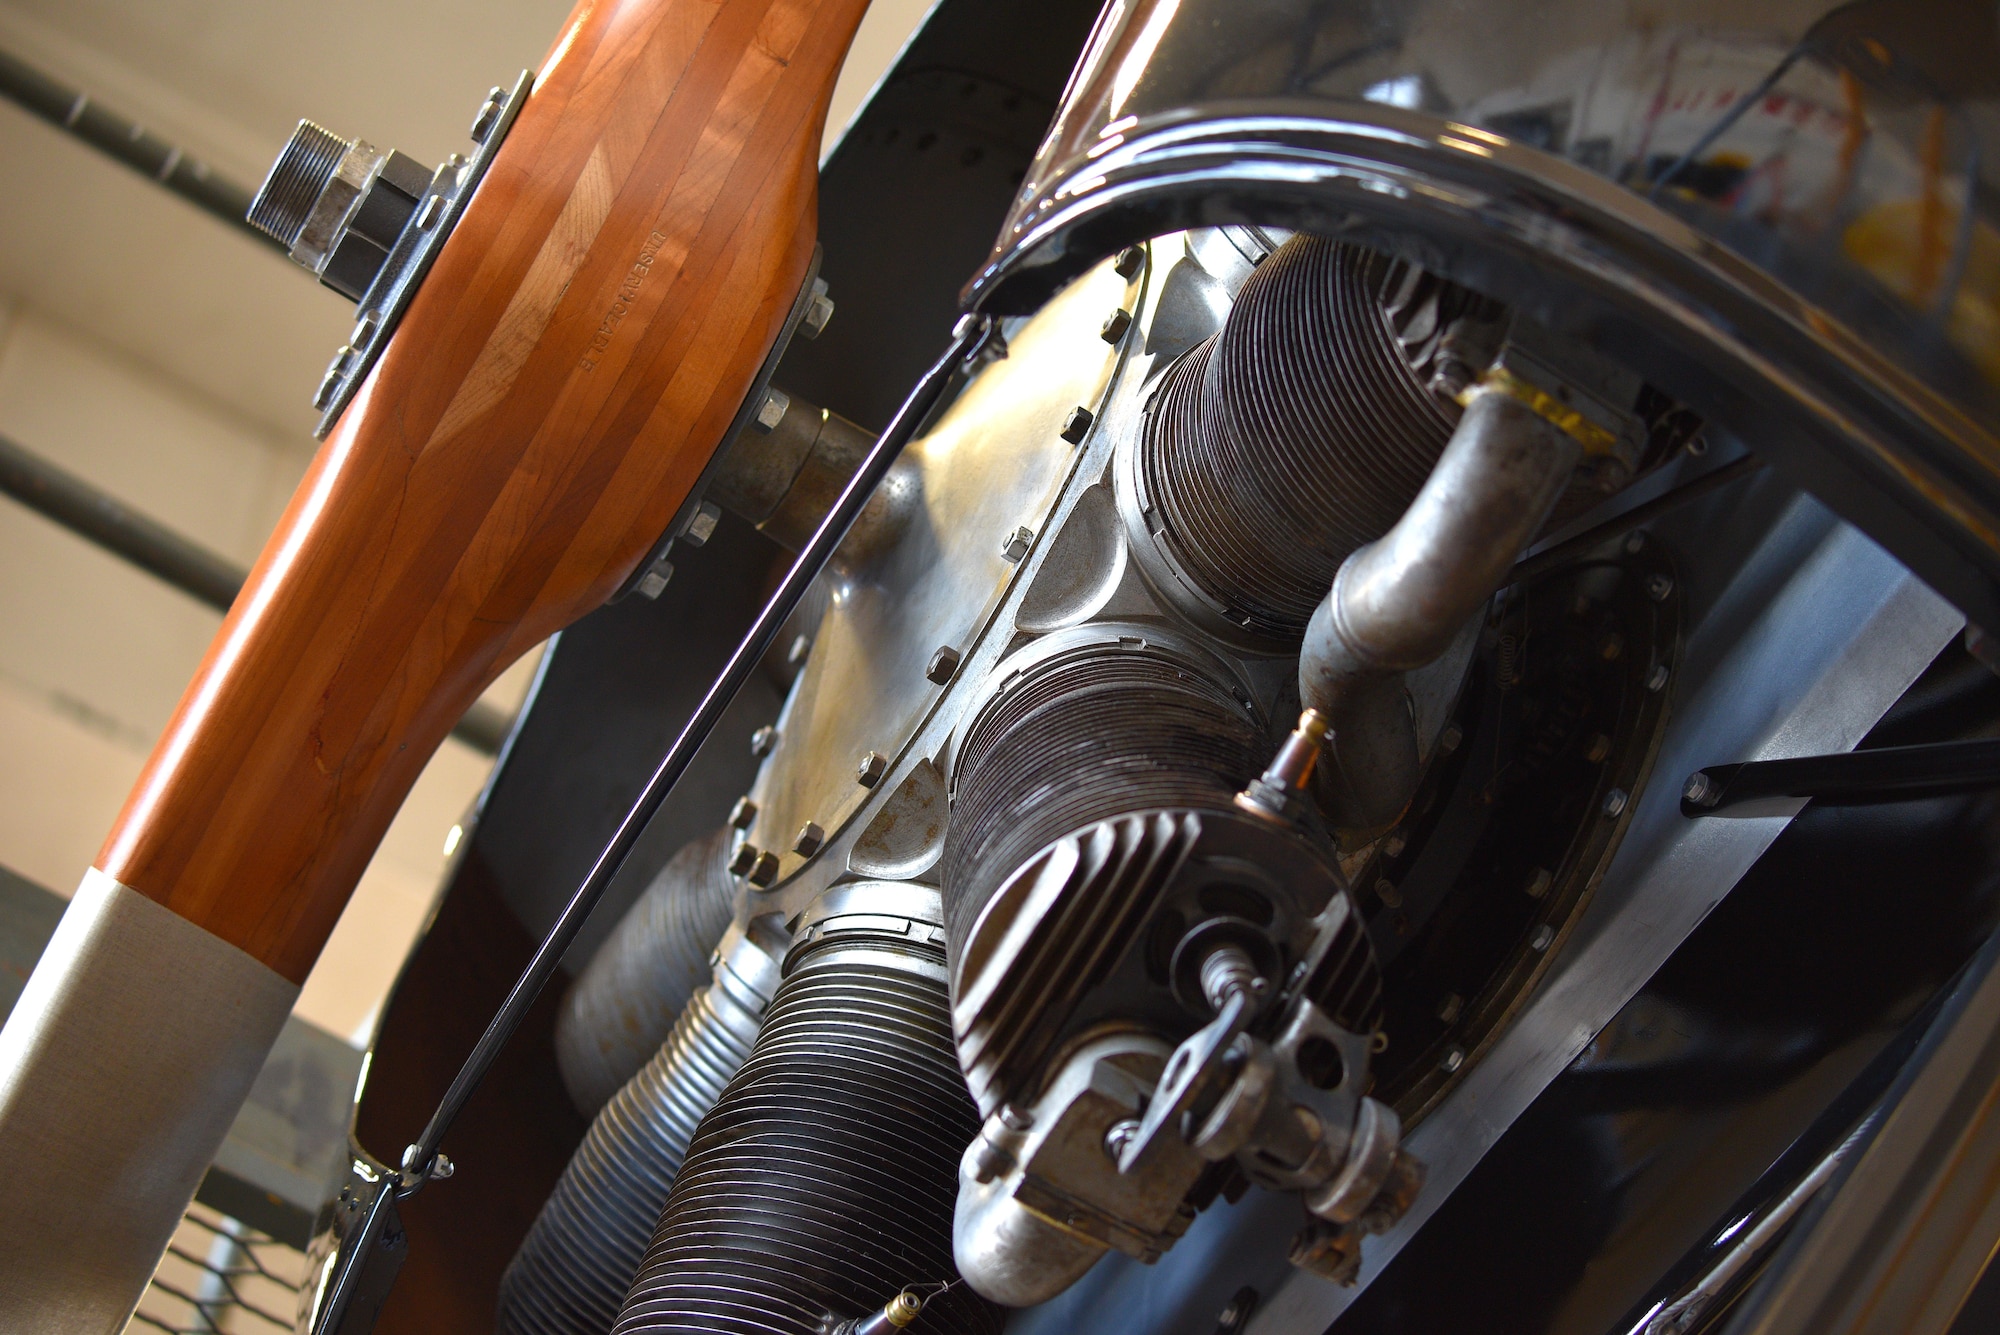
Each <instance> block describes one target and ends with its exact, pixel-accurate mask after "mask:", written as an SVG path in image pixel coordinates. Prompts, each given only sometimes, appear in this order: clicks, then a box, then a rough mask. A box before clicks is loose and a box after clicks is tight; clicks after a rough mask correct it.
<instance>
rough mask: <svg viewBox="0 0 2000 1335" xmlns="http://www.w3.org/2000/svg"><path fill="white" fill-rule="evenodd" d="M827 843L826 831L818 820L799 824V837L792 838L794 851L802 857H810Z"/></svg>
mask: <svg viewBox="0 0 2000 1335" xmlns="http://www.w3.org/2000/svg"><path fill="white" fill-rule="evenodd" d="M825 844H826V831H825V830H824V829H823V828H821V826H820V823H819V822H818V821H816V820H809V821H807V822H806V823H805V824H804V825H801V826H799V837H798V838H796V839H794V840H792V851H793V852H794V853H797V854H798V855H799V856H800V857H802V858H809V857H811V856H812V855H813V854H815V853H817V852H819V850H820V849H821V848H822V847H824V846H825Z"/></svg>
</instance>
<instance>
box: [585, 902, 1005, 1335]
mask: <svg viewBox="0 0 2000 1335" xmlns="http://www.w3.org/2000/svg"><path fill="white" fill-rule="evenodd" d="M942 935H943V933H942V928H941V925H940V913H939V907H938V901H937V897H936V895H935V894H934V893H931V892H929V891H926V890H925V889H924V888H923V887H921V886H911V885H875V884H871V883H864V884H862V885H859V886H843V887H840V888H839V889H837V890H835V891H831V892H829V894H828V896H827V897H826V898H825V899H824V900H823V901H822V903H821V905H820V906H819V907H817V908H816V909H815V910H813V911H810V912H809V913H808V914H807V915H806V917H805V919H803V920H802V921H801V922H800V925H799V931H798V940H797V944H796V945H795V946H794V947H793V949H792V952H791V954H790V956H789V957H788V958H787V960H786V974H785V979H784V982H783V983H782V984H781V985H780V987H779V990H778V994H777V997H776V999H775V1000H774V1001H773V1002H772V1005H771V1009H770V1012H769V1014H768V1015H767V1016H766V1018H765V1022H764V1027H763V1030H762V1032H761V1033H760V1034H759V1035H758V1038H757V1043H756V1046H755V1048H754V1049H753V1050H752V1052H751V1055H750V1058H749V1060H748V1061H747V1062H746V1063H745V1064H744V1066H743V1069H742V1070H741V1071H740V1072H739V1073H738V1074H737V1076H736V1078H735V1079H734V1080H733V1081H732V1082H731V1083H730V1085H729V1087H728V1089H727V1090H726V1091H725V1092H724V1094H723V1095H722V1098H721V1100H720V1101H719V1102H718V1103H717V1104H716V1106H715V1107H714V1109H713V1110H712V1111H711V1112H710V1113H709V1115H708V1116H707V1117H706V1118H705V1119H704V1120H703V1122H702V1124H701V1129H700V1131H699V1132H698V1133H697V1135H696V1136H695V1139H694V1143H693V1145H692V1146H691V1147H690V1149H689V1152H688V1157H687V1160H686V1162H685V1163H684V1164H683V1165H682V1167H681V1171H680V1175H679V1177H678V1178H677V1179H676V1181H675V1185H674V1191H673V1194H672V1196H671V1197H670V1198H669V1200H668V1203H667V1208H666V1211H665V1213H664V1214H663V1216H662V1217H661V1219H660V1221H659V1227H658V1230H657V1231H656V1233H655V1234H654V1236H653V1239H652V1242H651V1245H650V1246H649V1247H648V1249H647V1251H646V1256H645V1260H644V1263H643V1264H642V1265H641V1266H640V1267H639V1271H638V1275H637V1278H636V1279H635V1281H634V1282H633V1285H632V1288H631V1292H630V1295H629V1297H628V1298H627V1299H626V1302H625V1306H624V1310H623V1311H622V1313H621V1314H620V1315H619V1318H618V1321H617V1324H616V1326H615V1327H614V1329H615V1330H616V1331H617V1332H618V1335H641V1332H646V1333H648V1335H651V1333H653V1332H670V1331H671V1332H687V1333H689V1335H692V1333H693V1332H702V1335H824V1332H826V1331H827V1330H830V1329H831V1328H832V1327H833V1326H834V1325H836V1324H838V1323H839V1322H842V1321H847V1320H852V1319H854V1318H857V1317H862V1316H865V1315H866V1314H868V1313H870V1312H875V1311H879V1310H881V1308H882V1307H883V1306H884V1304H885V1303H887V1302H888V1301H889V1300H890V1299H892V1298H894V1297H895V1296H896V1295H897V1294H898V1293H899V1292H901V1291H903V1290H904V1289H906V1288H908V1287H910V1286H919V1287H934V1286H937V1285H940V1284H943V1283H944V1282H946V1281H949V1280H951V1279H952V1278H954V1276H955V1271H954V1270H953V1266H952V1257H951V1218H952V1205H953V1200H954V1192H955V1183H956V1172H957V1165H958V1159H959V1156H960V1154H961V1153H962V1152H963V1151H964V1148H965V1146H966V1144H967V1143H968V1142H969V1141H970V1140H971V1139H972V1137H973V1135H974V1133H975V1132H976V1131H977V1130H978V1122H979V1119H978V1114H977V1113H976V1112H975V1110H974V1108H973V1105H972V1100H971V1099H970V1098H969V1097H967V1095H966V1090H965V1081H964V1078H963V1077H962V1076H961V1075H960V1074H959V1070H958V1063H957V1061H956V1060H955V1058H954V1056H953V1053H952V1047H951V1027H950V1018H949V1016H950V1012H949V1008H948V1003H947V999H946V994H945V969H944V948H943V941H942ZM922 1320H923V1329H925V1330H928V1331H936V1332H939V1333H940V1335H997V1332H998V1330H999V1328H1000V1321H999V1315H998V1312H997V1311H996V1309H994V1308H992V1307H990V1306H988V1305H987V1304H986V1303H985V1302H983V1301H982V1300H981V1299H979V1298H978V1297H976V1296H975V1295H974V1294H972V1293H971V1292H970V1291H969V1290H967V1289H966V1288H964V1287H963V1286H958V1287H955V1288H953V1289H952V1290H951V1291H950V1292H949V1293H946V1294H944V1295H943V1296H942V1297H939V1298H937V1299H935V1300H933V1301H932V1302H930V1303H928V1304H926V1305H925V1307H924V1310H923V1318H922Z"/></svg>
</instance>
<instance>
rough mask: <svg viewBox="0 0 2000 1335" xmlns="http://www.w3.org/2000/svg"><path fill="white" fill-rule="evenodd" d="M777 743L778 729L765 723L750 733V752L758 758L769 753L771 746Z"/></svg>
mask: <svg viewBox="0 0 2000 1335" xmlns="http://www.w3.org/2000/svg"><path fill="white" fill-rule="evenodd" d="M777 744H778V730H777V729H776V728H774V727H772V726H771V725H770V724H768V723H766V724H765V725H764V726H763V727H761V728H759V729H757V731H755V732H753V733H751V734H750V754H751V755H753V756H756V757H757V758H758V759H759V760H761V759H763V758H764V757H765V756H768V755H770V754H771V748H772V747H774V746H776V745H777Z"/></svg>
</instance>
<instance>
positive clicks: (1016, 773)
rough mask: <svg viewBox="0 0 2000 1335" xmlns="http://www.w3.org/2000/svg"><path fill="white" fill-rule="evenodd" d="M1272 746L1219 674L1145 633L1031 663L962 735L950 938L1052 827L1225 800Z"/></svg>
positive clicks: (948, 884)
mask: <svg viewBox="0 0 2000 1335" xmlns="http://www.w3.org/2000/svg"><path fill="white" fill-rule="evenodd" d="M1238 689H1240V688H1238ZM1262 746H1263V744H1262V741H1261V733H1260V729H1259V727H1258V725H1257V722H1256V720H1255V719H1254V717H1253V716H1252V714H1251V711H1250V708H1249V706H1248V705H1247V704H1246V703H1244V702H1243V701H1242V700H1241V699H1238V698H1237V697H1236V695H1235V694H1234V693H1233V692H1232V690H1231V689H1230V687H1229V686H1228V685H1227V684H1225V683H1224V681H1223V680H1221V679H1220V676H1219V674H1215V673H1211V672H1209V671H1205V670H1203V665H1201V664H1199V663H1198V662H1197V661H1196V660H1194V659H1192V658H1191V657H1190V656H1187V655H1183V654H1180V653H1176V652H1174V651H1171V650H1169V649H1167V648H1165V647H1163V646H1161V645H1158V644H1154V643H1149V642H1147V641H1145V640H1142V639H1139V638H1138V637H1124V638H1120V639H1116V640H1110V639H1100V640H1098V641H1097V642H1096V643H1094V644H1089V645H1087V646H1085V647H1082V648H1080V649H1078V650H1076V651H1074V652H1070V653H1064V654H1061V655H1058V656H1057V657H1055V658H1054V659H1052V660H1050V661H1047V662H1045V663H1043V664H1041V665H1039V666H1037V667H1034V668H1031V669H1029V670H1027V671H1026V672H1023V673H1021V674H1020V675H1019V676H1018V677H1017V678H1016V679H1015V680H1014V681H1013V682H1012V683H1011V684H1010V685H1009V686H1008V687H1007V688H1006V689H1004V690H1003V691H1002V692H1001V693H1000V694H999V695H998V696H996V697H995V698H994V699H993V700H992V701H990V702H989V703H988V704H987V705H986V706H985V707H984V708H983V709H982V710H981V711H980V712H979V715H978V717H977V718H976V720H975V721H974V723H973V725H972V727H971V728H970V729H969V730H968V731H967V733H966V737H965V741H964V743H963V745H962V746H961V747H960V748H959V755H958V760H957V763H956V766H955V769H954V779H953V785H952V821H951V827H950V830H949V831H948V833H947V834H946V837H945V848H944V862H943V874H944V887H945V890H944V894H945V922H946V925H947V926H948V927H949V929H950V938H951V941H952V943H953V946H954V948H957V947H959V946H960V945H962V944H963V943H964V942H965V940H966V939H967V937H968V935H969V934H970V932H971V930H972V926H973V924H974V922H976V921H977V919H978V917H979V914H980V911H981V910H982V909H983V908H985V906H986V903H987V901H988V900H989V899H991V898H992V896H993V894H994V892H995V891H997V890H998V889H999V888H1000V887H1001V886H1002V885H1003V884H1005V883H1006V881H1007V880H1008V879H1009V878H1010V877H1012V876H1013V875H1014V873H1015V872H1016V871H1017V870H1019V869H1020V868H1021V867H1022V866H1023V865H1024V864H1026V863H1027V862H1028V861H1029V860H1030V859H1031V858H1033V857H1034V856H1035V855H1036V854H1037V853H1039V852H1040V851H1041V850H1042V849H1043V848H1045V847H1047V846H1048V845H1049V844H1051V843H1053V842H1054V841H1055V840H1057V839H1060V838H1062V837H1063V836H1064V835H1067V834H1071V833H1074V832H1076V831H1078V830H1082V829H1086V828H1088V827H1090V826H1092V825H1095V824H1097V823H1098V822H1099V821H1105V820H1111V819H1114V818H1116V817H1119V816H1123V815H1126V814H1128V813H1130V812H1135V811H1145V810H1149V809H1156V808H1196V809H1199V808H1209V809H1212V810H1228V809H1229V808H1230V806H1231V803H1232V801H1233V799H1234V796H1235V794H1236V793H1237V792H1238V791H1239V790H1240V789H1241V788H1242V787H1243V785H1244V784H1245V783H1247V782H1248V781H1249V780H1250V779H1251V778H1252V777H1254V776H1255V775H1256V773H1257V769H1258V762H1259V760H1260V759H1261V752H1262Z"/></svg>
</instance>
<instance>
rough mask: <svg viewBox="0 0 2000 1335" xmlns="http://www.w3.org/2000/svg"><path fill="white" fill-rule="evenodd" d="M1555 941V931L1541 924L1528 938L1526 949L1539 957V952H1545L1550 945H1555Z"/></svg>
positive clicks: (1545, 924)
mask: <svg viewBox="0 0 2000 1335" xmlns="http://www.w3.org/2000/svg"><path fill="white" fill-rule="evenodd" d="M1555 939H1556V929H1555V928H1553V927H1551V926H1549V925H1548V924H1547V923H1543V924H1542V925H1541V926H1540V927H1537V928H1536V929H1535V934H1534V935H1533V936H1531V937H1529V938H1528V949H1530V950H1532V951H1534V952H1535V953H1536V954H1538V955H1539V954H1540V953H1541V952H1543V951H1544V950H1547V949H1548V948H1549V947H1550V946H1551V945H1553V944H1554V943H1555Z"/></svg>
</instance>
